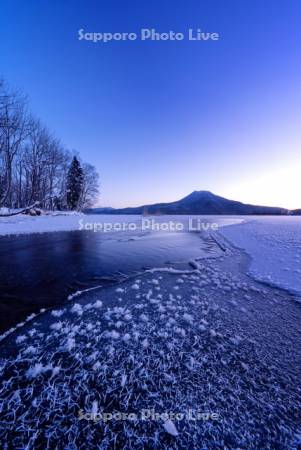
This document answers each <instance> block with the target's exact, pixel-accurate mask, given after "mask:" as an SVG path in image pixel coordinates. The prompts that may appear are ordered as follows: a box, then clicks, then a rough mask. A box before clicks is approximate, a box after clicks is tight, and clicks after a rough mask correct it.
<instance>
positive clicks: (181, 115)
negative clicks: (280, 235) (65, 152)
mask: <svg viewBox="0 0 301 450" xmlns="http://www.w3.org/2000/svg"><path fill="white" fill-rule="evenodd" d="M300 23H301V2H300V1H299V0H265V1H262V0H243V1H242V0H227V1H225V0H186V1H185V2H176V1H175V0H164V1H162V0H147V1H141V0H110V1H109V0H97V1H96V0H95V1H94V0H78V1H75V0H26V1H23V0H0V77H2V78H4V79H5V80H7V82H8V83H9V85H10V86H12V87H14V88H21V89H23V91H24V92H25V93H27V94H28V97H29V99H30V106H31V110H32V111H33V112H34V113H35V114H36V115H37V116H38V117H40V118H41V119H42V120H43V121H44V122H45V123H46V124H47V126H48V127H49V128H50V129H51V130H53V131H54V132H55V134H56V135H57V136H58V137H59V138H60V139H61V141H62V143H63V144H64V145H65V146H66V147H67V148H69V149H71V150H76V151H78V152H79V153H80V155H81V157H82V158H83V159H84V160H85V161H87V162H89V163H91V164H94V165H95V166H96V168H97V169H98V171H99V174H100V180H101V189H100V197H99V201H98V205H99V206H113V207H123V206H136V205H141V204H147V203H154V202H164V201H166V202H168V201H174V200H177V199H179V198H181V197H184V196H185V195H188V194H189V193H190V192H192V191H194V190H210V191H212V192H214V193H216V194H218V195H222V196H224V197H227V198H231V199H234V200H240V201H243V202H248V203H253V204H262V205H270V206H282V207H287V208H291V209H292V208H298V207H299V208H300V207H301V176H300V174H301V148H300V147H301V145H300V144H301V126H300V124H301V27H300ZM142 28H154V29H155V30H156V31H157V32H161V33H162V32H169V31H170V30H172V31H175V32H181V33H184V36H185V38H184V39H183V40H181V41H172V40H168V41H162V40H160V41H151V40H147V41H141V40H140V39H139V38H138V39H137V40H134V41H110V42H107V43H104V42H97V43H93V42H91V41H86V40H79V39H78V36H79V34H78V31H79V30H80V29H84V30H85V32H100V33H103V32H111V33H117V32H128V33H129V32H131V33H137V35H138V36H139V37H140V30H141V29H142ZM190 28H191V29H193V30H196V29H198V28H199V29H201V30H202V31H204V32H214V33H218V34H219V36H220V38H219V40H217V41H190V40H189V39H188V38H187V34H188V30H189V29H190Z"/></svg>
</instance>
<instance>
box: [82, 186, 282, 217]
mask: <svg viewBox="0 0 301 450" xmlns="http://www.w3.org/2000/svg"><path fill="white" fill-rule="evenodd" d="M85 212H87V213H89V214H144V215H160V214H202V215H211V214H216V215H219V214H225V215H227V214H228V215H232V214H237V215H247V214H250V215H252V214H254V215H259V214H265V215H267V214H271V215H274V214H276V215H280V214H288V213H289V212H288V210H287V209H284V208H276V207H269V206H256V205H248V204H245V203H241V202H237V201H234V200H228V199H226V198H223V197H220V196H218V195H215V194H212V192H209V191H194V192H192V193H191V194H189V195H187V196H186V197H184V198H182V199H181V200H178V201H176V202H172V203H155V204H153V205H143V206H137V207H131V208H121V209H113V208H96V209H90V210H87V211H85Z"/></svg>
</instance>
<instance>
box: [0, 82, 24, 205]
mask: <svg viewBox="0 0 301 450" xmlns="http://www.w3.org/2000/svg"><path fill="white" fill-rule="evenodd" d="M0 90H1V91H0V156H1V184H2V188H1V197H0V207H1V206H3V205H4V204H6V203H8V204H12V195H13V190H12V177H13V164H14V160H15V158H16V156H17V154H18V152H19V151H20V149H21V147H22V144H23V142H24V141H25V139H26V137H27V135H28V115H27V111H26V99H25V97H24V96H23V95H21V94H19V93H16V92H11V91H9V90H8V89H7V88H6V86H5V84H4V83H3V82H2V83H1V84H0Z"/></svg>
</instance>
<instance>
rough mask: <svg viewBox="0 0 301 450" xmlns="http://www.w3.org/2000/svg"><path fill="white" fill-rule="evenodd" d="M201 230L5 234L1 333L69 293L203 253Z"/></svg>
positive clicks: (0, 249) (0, 241)
mask: <svg viewBox="0 0 301 450" xmlns="http://www.w3.org/2000/svg"><path fill="white" fill-rule="evenodd" d="M202 246H204V244H203V241H202V240H201V239H200V234H199V233H192V232H174V233H171V232H168V233H164V232H154V233H140V234H136V235H135V234H133V235H132V236H129V235H128V234H121V233H115V234H111V235H108V234H103V233H93V232H91V231H69V232H54V233H43V234H30V235H21V236H12V237H1V238H0V255H1V261H0V332H3V331H4V330H7V329H8V328H10V327H11V326H12V325H15V324H16V323H18V322H20V321H22V320H24V319H25V318H26V317H27V316H28V315H29V314H31V313H32V312H38V311H39V310H40V309H41V308H48V307H52V306H55V305H58V304H62V303H63V302H64V301H66V299H67V297H68V295H69V294H71V293H73V292H75V291H77V290H82V289H86V288H89V287H93V286H96V285H105V284H106V283H112V282H114V280H115V281H116V280H118V279H120V277H122V276H127V275H129V274H132V273H135V272H139V271H141V270H143V269H145V268H150V267H158V266H163V265H164V264H166V263H169V262H182V263H183V262H187V261H188V260H189V259H191V258H197V257H198V256H200V254H201V253H202Z"/></svg>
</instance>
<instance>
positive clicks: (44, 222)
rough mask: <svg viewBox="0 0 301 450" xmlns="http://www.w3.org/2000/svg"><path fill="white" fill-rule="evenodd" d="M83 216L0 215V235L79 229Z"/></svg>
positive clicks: (67, 214) (73, 214) (76, 214)
mask: <svg viewBox="0 0 301 450" xmlns="http://www.w3.org/2000/svg"><path fill="white" fill-rule="evenodd" d="M82 217H84V215H83V214H80V213H63V214H59V213H52V214H45V215H41V216H30V215H26V214H19V215H17V216H11V217H1V216H0V236H10V235H20V234H32V233H47V232H53V231H72V230H78V229H79V220H80V219H81V218H82Z"/></svg>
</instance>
